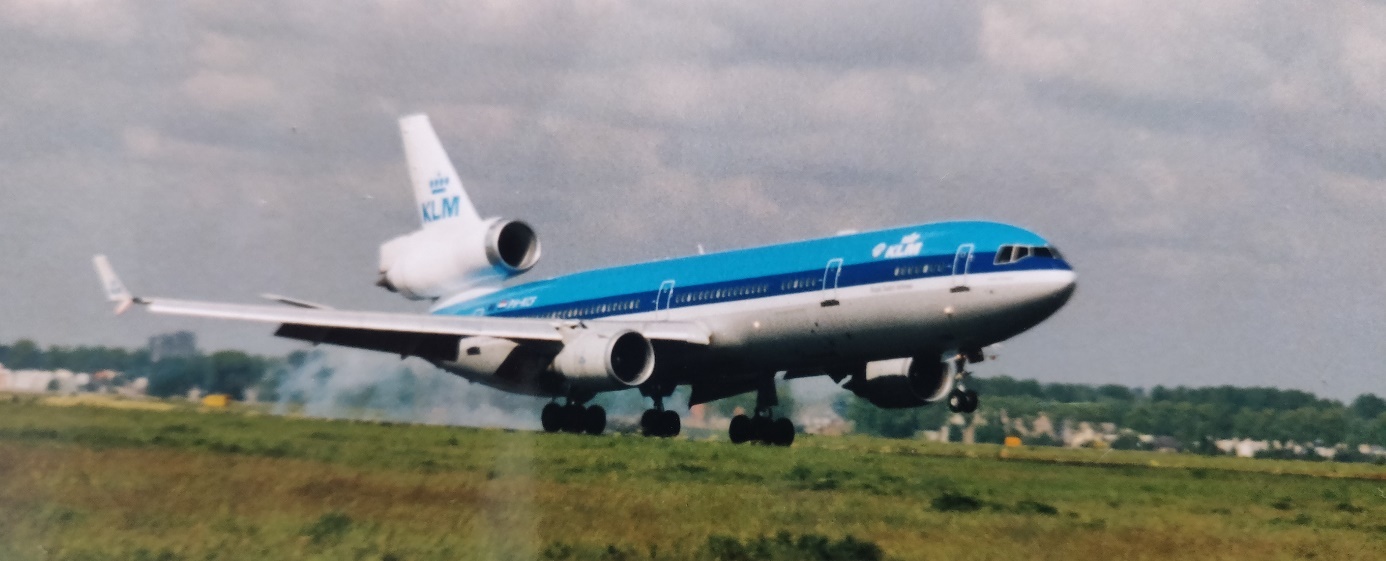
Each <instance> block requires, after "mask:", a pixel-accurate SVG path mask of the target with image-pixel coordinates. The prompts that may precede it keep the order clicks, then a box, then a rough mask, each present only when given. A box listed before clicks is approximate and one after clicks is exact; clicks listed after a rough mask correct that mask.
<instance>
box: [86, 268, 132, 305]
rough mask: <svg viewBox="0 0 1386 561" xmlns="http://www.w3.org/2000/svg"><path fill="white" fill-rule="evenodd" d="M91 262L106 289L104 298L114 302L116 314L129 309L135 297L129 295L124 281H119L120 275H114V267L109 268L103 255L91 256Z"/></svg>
mask: <svg viewBox="0 0 1386 561" xmlns="http://www.w3.org/2000/svg"><path fill="white" fill-rule="evenodd" d="M91 262H92V264H93V265H96V274H97V275H99V276H100V277H101V286H102V288H104V289H105V290H106V299H107V300H110V301H112V302H115V303H116V308H115V313H116V315H120V314H122V313H124V312H125V310H128V309H130V305H131V304H134V303H135V297H134V296H131V295H130V291H129V290H126V289H125V283H122V282H120V277H117V276H116V274H115V269H112V268H111V262H110V261H108V260H107V259H106V256H105V255H97V256H95V257H92V259H91Z"/></svg>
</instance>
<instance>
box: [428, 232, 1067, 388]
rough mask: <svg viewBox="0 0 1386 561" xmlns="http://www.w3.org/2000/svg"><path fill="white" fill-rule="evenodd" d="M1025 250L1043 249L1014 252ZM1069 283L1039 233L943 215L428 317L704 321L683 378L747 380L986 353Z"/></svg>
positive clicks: (1059, 301) (580, 280)
mask: <svg viewBox="0 0 1386 561" xmlns="http://www.w3.org/2000/svg"><path fill="white" fill-rule="evenodd" d="M1017 247H1023V248H1043V250H1042V251H1035V250H1033V249H1030V250H1027V251H1026V252H1027V253H1030V252H1034V253H1037V254H1033V255H1026V256H1025V257H1022V258H1020V259H1014V260H1012V259H1011V257H1012V256H1014V255H1015V254H1016V253H1017V250H1016V249H1015V248H1017ZM1006 248H1010V249H1009V250H1006ZM1003 250H1005V251H1003ZM999 253H1005V255H1004V257H1005V259H1000V258H998V254H999ZM1074 280H1075V275H1074V273H1073V270H1072V268H1071V267H1070V266H1069V264H1068V263H1067V262H1065V261H1064V260H1063V259H1062V257H1061V256H1060V255H1059V254H1058V253H1057V251H1055V250H1053V248H1052V247H1051V246H1049V244H1048V242H1046V241H1045V240H1044V239H1043V238H1041V237H1040V236H1038V235H1036V234H1034V233H1033V232H1030V231H1028V230H1025V229H1023V228H1019V227H1016V226H1011V225H1008V224H1002V223H996V222H980V221H971V222H942V223H934V224H920V225H915V226H906V227H900V228H890V229H885V230H877V231H872V232H864V233H855V234H848V235H840V236H834V237H829V238H821V239H814V240H806V241H800V242H792V243H785V244H778V245H770V246H764V247H756V248H750V249H742V250H734V251H726V252H719V253H712V254H707V255H696V256H690V257H683V258H677V259H667V260H661V261H653V262H647V263H640V264H635V265H627V266H620V267H612V268H605V269H597V270H591V271H585V272H580V273H574V274H570V275H564V276H560V277H555V278H552V279H548V280H542V281H538V282H533V283H527V284H521V285H516V286H512V287H509V288H505V289H502V290H499V291H497V292H494V293H491V294H487V295H485V296H482V297H479V298H471V299H466V300H461V301H457V300H453V301H443V302H442V303H440V304H439V305H437V306H435V308H434V310H433V313H435V314H442V315H483V316H501V317H505V316H511V317H545V318H554V319H567V320H587V319H596V318H619V319H624V320H633V321H663V320H677V321H695V322H701V323H703V324H704V325H706V326H707V327H708V330H709V332H710V333H711V334H712V337H711V339H712V342H711V345H708V346H707V348H706V349H702V350H700V352H697V353H692V354H689V355H686V356H683V357H680V361H679V362H680V365H679V366H681V367H683V368H684V371H685V372H686V373H684V374H678V375H676V376H677V379H676V381H677V382H679V383H696V382H697V379H696V378H697V376H698V373H697V370H698V369H699V368H719V369H723V370H726V369H730V370H733V371H736V372H744V373H746V374H747V375H750V374H753V373H757V372H765V371H769V372H774V371H780V370H794V369H823V368H831V367H834V366H838V365H843V364H851V363H861V362H866V361H876V360H884V359H892V358H900V357H908V356H924V355H928V354H930V353H933V354H934V356H937V353H942V352H947V351H950V350H954V351H955V350H961V349H980V348H981V347H985V346H987V345H990V344H993V343H996V342H999V341H1003V340H1006V339H1009V338H1010V337H1013V336H1015V335H1016V334H1019V333H1021V332H1023V331H1025V330H1026V329H1029V328H1030V327H1033V326H1034V325H1036V324H1038V323H1039V322H1040V321H1042V320H1044V319H1045V318H1047V317H1049V316H1050V315H1052V314H1053V313H1054V312H1055V311H1057V310H1058V309H1059V308H1060V307H1061V306H1063V304H1064V303H1065V302H1066V301H1067V300H1068V298H1069V296H1070V295H1071V294H1072V292H1073V288H1074ZM661 366H665V367H667V366H669V365H660V364H658V363H657V364H656V369H657V370H658V369H659V368H661ZM450 370H453V371H454V372H456V373H458V374H461V375H463V376H467V377H469V378H471V377H472V376H469V375H468V374H469V372H468V371H467V369H466V368H456V367H454V368H450ZM709 375H711V373H709ZM478 381H483V382H485V381H487V380H478ZM491 381H492V382H494V380H491ZM505 389H508V390H511V391H515V390H517V389H520V388H516V387H507V388H505ZM612 389H618V388H615V387H613V388H612ZM532 393H539V394H541V395H542V394H543V393H544V392H542V391H534V392H532Z"/></svg>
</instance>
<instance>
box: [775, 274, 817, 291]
mask: <svg viewBox="0 0 1386 561" xmlns="http://www.w3.org/2000/svg"><path fill="white" fill-rule="evenodd" d="M822 282H823V279H822V278H819V277H800V278H797V279H789V280H786V281H782V282H780V290H781V291H784V290H799V289H801V288H817V287H818V285H819V284H820V283H822Z"/></svg>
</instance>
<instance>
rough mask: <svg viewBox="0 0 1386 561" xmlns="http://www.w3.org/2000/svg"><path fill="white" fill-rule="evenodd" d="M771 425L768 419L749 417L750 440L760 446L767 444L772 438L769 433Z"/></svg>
mask: <svg viewBox="0 0 1386 561" xmlns="http://www.w3.org/2000/svg"><path fill="white" fill-rule="evenodd" d="M772 424H773V423H771V421H770V418H769V417H761V416H759V415H757V416H755V417H751V440H754V441H756V442H760V443H762V444H769V443H770V442H771V437H772V436H773V435H772V434H771V432H770V428H771V425H772Z"/></svg>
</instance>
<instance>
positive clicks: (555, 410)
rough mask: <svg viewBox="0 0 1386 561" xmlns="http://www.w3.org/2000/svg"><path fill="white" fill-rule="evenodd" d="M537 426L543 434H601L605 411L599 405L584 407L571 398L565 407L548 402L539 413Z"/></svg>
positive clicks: (603, 428) (603, 429)
mask: <svg viewBox="0 0 1386 561" xmlns="http://www.w3.org/2000/svg"><path fill="white" fill-rule="evenodd" d="M539 424H541V425H543V426H544V431H545V432H558V431H563V432H571V433H583V432H585V433H587V434H601V433H602V431H605V430H606V409H603V408H602V406H600V405H593V406H591V407H584V406H583V405H582V404H581V403H579V402H577V401H574V400H573V399H571V398H569V399H568V404H567V405H559V404H558V403H557V402H550V403H549V404H548V405H545V406H544V410H543V411H542V412H540V413H539Z"/></svg>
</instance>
